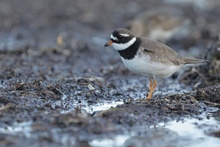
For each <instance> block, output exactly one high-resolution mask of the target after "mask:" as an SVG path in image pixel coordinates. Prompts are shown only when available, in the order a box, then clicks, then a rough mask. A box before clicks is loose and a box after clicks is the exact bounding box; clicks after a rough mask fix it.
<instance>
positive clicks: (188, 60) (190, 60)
mask: <svg viewBox="0 0 220 147" xmlns="http://www.w3.org/2000/svg"><path fill="white" fill-rule="evenodd" d="M184 61H185V64H202V63H208V62H209V61H208V60H202V59H197V58H185V59H184Z"/></svg>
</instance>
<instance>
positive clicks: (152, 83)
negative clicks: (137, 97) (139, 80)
mask: <svg viewBox="0 0 220 147" xmlns="http://www.w3.org/2000/svg"><path fill="white" fill-rule="evenodd" d="M149 80H150V91H149V94H148V96H147V99H151V98H152V95H153V92H154V90H155V89H156V87H157V81H156V79H155V77H154V81H152V79H151V78H150V77H149Z"/></svg>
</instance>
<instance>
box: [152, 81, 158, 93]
mask: <svg viewBox="0 0 220 147" xmlns="http://www.w3.org/2000/svg"><path fill="white" fill-rule="evenodd" d="M156 87H157V81H156V79H155V78H154V84H153V92H154V90H155V89H156Z"/></svg>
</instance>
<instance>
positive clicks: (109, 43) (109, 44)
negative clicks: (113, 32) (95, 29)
mask: <svg viewBox="0 0 220 147" xmlns="http://www.w3.org/2000/svg"><path fill="white" fill-rule="evenodd" d="M112 43H113V42H112V41H111V40H109V41H108V42H107V43H106V44H105V47H107V46H111V45H112Z"/></svg>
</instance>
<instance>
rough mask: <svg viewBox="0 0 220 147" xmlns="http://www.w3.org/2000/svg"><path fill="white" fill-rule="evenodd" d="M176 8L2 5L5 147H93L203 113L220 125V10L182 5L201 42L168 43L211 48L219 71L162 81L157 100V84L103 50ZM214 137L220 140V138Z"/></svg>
mask: <svg viewBox="0 0 220 147" xmlns="http://www.w3.org/2000/svg"><path fill="white" fill-rule="evenodd" d="M166 5H169V6H170V5H172V4H165V3H163V2H159V1H158V2H154V1H153V0H152V1H149V2H146V1H145V0H138V1H135V2H133V1H131V0H129V1H127V0H120V1H115V0H112V1H102V0H96V1H94V2H93V1H89V0H84V1H83V2H82V1H80V0H75V1H71V0H63V1H58V0H36V1H29V0H20V1H17V0H2V1H1V2H0V20H1V21H0V69H1V70H0V82H1V83H0V146H90V144H89V141H91V140H93V139H97V138H99V139H100V138H106V137H109V138H112V137H114V136H116V135H120V134H129V133H130V132H135V133H137V134H146V133H147V132H146V130H143V129H142V128H141V127H139V126H144V127H146V128H148V127H151V126H157V124H158V123H160V122H168V121H171V120H177V121H180V120H183V119H184V118H198V119H199V118H200V114H205V115H206V114H207V116H208V114H209V115H210V113H211V115H212V116H214V117H215V118H219V117H220V113H219V111H217V112H215V113H213V111H212V109H211V108H212V107H220V77H219V75H220V74H219V71H220V70H219V67H220V66H219V65H220V62H219V60H220V58H219V56H218V55H219V50H218V49H217V48H218V43H217V40H218V39H217V38H218V37H217V36H218V33H217V32H219V30H218V29H219V27H218V26H220V21H219V15H220V10H219V9H217V8H213V9H209V10H200V9H199V8H194V7H193V6H180V5H178V6H176V5H173V6H174V7H179V8H180V9H183V10H184V9H186V8H187V9H188V10H189V11H188V12H187V14H186V16H188V17H189V19H190V20H194V21H195V22H193V23H194V25H195V26H196V27H197V28H198V29H199V30H201V31H200V32H201V34H199V35H198V36H199V37H197V39H196V40H193V43H191V42H190V41H192V40H189V38H190V36H189V38H187V39H185V40H183V42H184V43H186V44H182V42H179V41H178V40H175V39H171V40H169V41H168V42H167V43H168V44H169V45H170V46H172V47H177V46H178V47H177V49H176V50H177V51H178V49H179V51H180V49H183V48H184V49H185V50H187V51H189V52H190V50H191V49H192V48H196V47H197V48H201V50H200V51H201V53H205V54H206V55H208V56H206V57H204V56H202V55H201V54H200V53H198V54H197V55H199V54H200V55H201V58H205V59H208V60H210V61H211V62H210V64H207V65H203V66H200V67H197V68H196V70H194V68H193V69H192V68H190V69H188V70H186V71H182V73H177V74H175V75H174V76H172V77H171V78H168V79H165V80H158V81H159V88H158V89H157V91H156V93H155V94H154V98H153V99H152V100H149V101H146V100H145V99H143V98H145V96H146V92H147V90H148V89H147V85H148V80H147V77H142V76H138V75H134V74H132V73H131V72H129V71H128V70H127V69H125V67H124V66H123V64H122V63H121V61H120V57H119V55H117V53H116V52H115V51H114V50H112V49H110V48H108V49H103V45H104V44H105V42H106V41H107V39H108V37H109V34H110V33H111V32H112V31H113V30H114V29H115V28H118V27H123V26H124V25H125V23H126V22H127V21H129V20H131V19H133V18H134V17H135V16H136V15H138V14H139V13H140V12H143V11H145V10H146V9H150V8H154V7H159V6H166ZM188 13H190V14H191V15H190V14H188ZM200 14H204V15H200ZM195 19H198V20H195ZM204 20H206V21H205V22H207V23H205V22H204ZM200 22H203V23H205V24H202V23H200ZM199 24H201V25H199ZM207 24H208V25H207ZM210 44H212V46H211V47H210V46H209V45H210ZM186 46H187V48H185V47H186ZM208 49H210V50H214V51H212V52H209V50H208ZM213 52H214V53H213ZM195 71H196V72H195ZM207 71H209V72H207ZM190 81H191V82H190ZM169 91H172V92H173V93H172V94H170V93H168V94H167V92H169ZM111 101H124V104H122V105H118V106H117V107H115V108H113V107H112V108H110V109H108V110H104V111H99V112H94V113H92V114H91V113H87V112H86V111H85V107H86V106H88V105H96V104H101V103H104V102H111ZM19 128H20V130H19ZM210 135H213V136H217V137H219V132H218V130H216V132H212V133H210Z"/></svg>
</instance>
